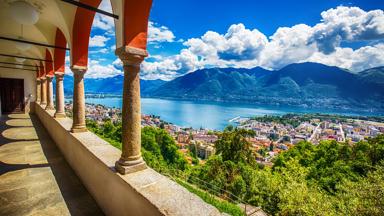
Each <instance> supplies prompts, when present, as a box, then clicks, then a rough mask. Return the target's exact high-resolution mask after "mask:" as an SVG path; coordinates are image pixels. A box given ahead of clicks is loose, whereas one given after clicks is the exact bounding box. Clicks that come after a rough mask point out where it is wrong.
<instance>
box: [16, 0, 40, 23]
mask: <svg viewBox="0 0 384 216" xmlns="http://www.w3.org/2000/svg"><path fill="white" fill-rule="evenodd" d="M10 12H11V16H12V18H13V19H14V20H15V21H16V22H18V23H20V24H24V25H34V24H36V23H37V21H38V20H39V12H38V11H37V9H36V8H35V7H34V6H32V5H31V4H29V3H28V2H26V1H22V0H19V1H14V2H12V3H11V4H10Z"/></svg>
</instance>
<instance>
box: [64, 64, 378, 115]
mask: <svg viewBox="0 0 384 216" xmlns="http://www.w3.org/2000/svg"><path fill="white" fill-rule="evenodd" d="M123 79H124V77H123V76H121V75H119V76H115V77H108V78H99V79H89V78H88V79H87V78H85V81H84V85H85V91H86V93H104V94H118V95H121V94H122V88H123ZM140 83H141V95H142V96H143V97H157V98H169V99H185V100H206V101H229V102H242V103H253V104H270V105H292V106H302V107H317V108H338V109H340V108H342V109H369V110H381V111H382V110H384V103H383V101H384V67H376V68H371V69H368V70H365V71H362V72H359V73H351V72H350V71H348V70H344V69H341V68H338V67H331V66H326V65H323V64H318V63H309V62H308V63H298V64H291V65H288V66H286V67H284V68H282V69H280V70H276V71H271V70H266V69H263V68H261V67H256V68H251V69H245V68H209V69H201V70H197V71H194V72H191V73H188V74H185V75H183V76H181V77H178V78H176V79H174V80H172V81H168V82H167V81H163V80H140ZM64 89H65V91H66V92H65V93H66V94H72V91H71V90H72V89H73V77H72V76H68V75H66V76H65V78H64Z"/></svg>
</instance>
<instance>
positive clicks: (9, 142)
mask: <svg viewBox="0 0 384 216" xmlns="http://www.w3.org/2000/svg"><path fill="white" fill-rule="evenodd" d="M0 215H103V213H102V212H101V210H100V208H99V207H98V206H97V204H96V202H95V201H94V199H93V198H92V197H91V196H90V194H89V193H88V191H87V190H86V189H85V187H84V186H83V185H82V184H81V182H80V180H79V178H78V177H77V176H76V175H75V173H74V172H73V170H72V169H71V168H70V166H69V165H68V164H67V162H66V161H65V159H64V158H63V156H62V154H61V153H60V151H59V150H58V148H57V147H56V145H55V144H54V143H53V141H52V139H51V138H50V137H49V135H48V134H47V132H46V130H45V129H44V127H43V126H42V125H41V123H40V122H39V120H38V118H37V117H36V116H34V115H31V116H29V115H28V114H10V115H7V116H1V117H0Z"/></svg>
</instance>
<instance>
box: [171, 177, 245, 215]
mask: <svg viewBox="0 0 384 216" xmlns="http://www.w3.org/2000/svg"><path fill="white" fill-rule="evenodd" d="M174 180H175V181H176V182H177V183H178V184H179V185H181V186H183V187H185V188H186V189H187V190H188V191H189V192H191V193H194V194H196V195H197V196H199V197H200V198H201V199H203V200H204V201H205V202H206V203H208V204H211V205H213V206H215V207H216V208H217V209H218V210H219V211H220V212H225V213H228V214H230V215H235V216H243V215H245V214H244V211H243V210H242V209H241V208H240V207H239V206H237V205H236V204H233V203H230V202H228V201H225V200H221V199H219V198H217V197H216V196H214V195H212V194H210V193H207V192H205V191H203V190H201V189H198V188H196V187H194V186H192V185H190V184H189V183H187V182H185V181H182V180H180V179H177V178H175V179H174Z"/></svg>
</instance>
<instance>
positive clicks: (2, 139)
mask: <svg viewBox="0 0 384 216" xmlns="http://www.w3.org/2000/svg"><path fill="white" fill-rule="evenodd" d="M27 119H29V115H28V114H9V115H1V116H0V147H1V146H3V145H6V144H9V143H12V142H15V141H33V140H36V139H30V138H27V139H24V138H12V137H7V136H5V134H4V132H5V131H6V130H8V129H12V128H31V126H28V125H15V124H10V123H9V122H12V121H13V122H14V121H15V120H27Z"/></svg>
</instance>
